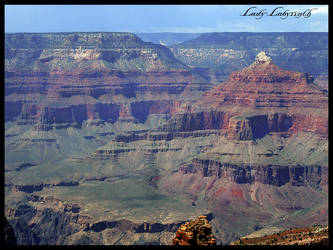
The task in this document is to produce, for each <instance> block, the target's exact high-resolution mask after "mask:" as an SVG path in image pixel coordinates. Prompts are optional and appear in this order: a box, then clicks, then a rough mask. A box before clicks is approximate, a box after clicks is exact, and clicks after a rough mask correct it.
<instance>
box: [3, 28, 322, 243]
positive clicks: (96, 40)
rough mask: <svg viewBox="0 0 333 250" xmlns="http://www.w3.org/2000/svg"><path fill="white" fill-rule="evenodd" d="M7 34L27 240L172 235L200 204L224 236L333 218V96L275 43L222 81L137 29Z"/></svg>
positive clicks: (12, 140)
mask: <svg viewBox="0 0 333 250" xmlns="http://www.w3.org/2000/svg"><path fill="white" fill-rule="evenodd" d="M5 40H6V47H5V53H6V57H5V65H6V67H5V70H6V71H5V190H6V195H5V206H6V207H5V211H6V217H7V218H8V221H9V223H10V225H11V226H12V227H13V229H14V230H15V232H16V234H17V236H18V237H17V239H18V244H34V245H38V244H47V243H48V244H54V245H57V244H59V245H62V244H69V245H71V244H106V245H113V244H121V245H122V244H124V245H133V244H134V245H140V244H170V241H171V240H172V239H173V238H174V237H175V234H176V231H177V229H178V228H179V226H180V225H182V224H184V222H185V221H189V220H191V219H195V218H197V216H198V215H199V214H204V215H207V217H209V223H210V225H211V226H212V234H214V236H215V240H216V242H217V244H221V243H222V244H227V243H228V242H231V241H234V240H236V239H237V238H238V237H240V236H242V235H246V234H249V233H251V232H253V231H255V230H257V229H258V228H266V227H283V228H285V227H287V228H290V227H295V226H307V225H309V224H310V225H313V224H325V223H326V224H327V221H328V195H327V192H328V135H327V133H328V97H327V92H326V91H324V90H322V88H320V87H318V86H317V85H316V84H315V83H314V82H313V78H312V77H311V76H310V75H309V74H306V73H301V72H295V71H290V70H289V69H288V68H285V67H284V68H283V69H282V68H280V67H279V66H277V65H276V64H275V58H276V57H274V56H273V55H272V54H271V52H272V51H271V50H269V51H268V50H266V49H260V50H259V51H256V54H255V55H253V60H251V62H249V63H248V64H247V65H245V67H244V68H243V69H237V70H238V71H234V72H231V73H230V75H229V76H228V78H227V79H226V81H224V82H219V84H218V85H216V82H215V85H214V84H212V82H213V80H212V78H209V77H207V75H205V74H206V73H207V72H206V73H205V72H204V71H199V73H200V74H199V73H198V71H196V70H197V69H192V68H189V67H188V66H186V65H184V64H183V63H181V62H180V61H178V60H176V59H175V57H174V56H173V55H172V54H171V52H170V50H168V49H167V48H165V47H163V46H155V45H153V44H149V43H144V42H142V41H141V40H140V39H138V38H137V37H136V36H135V35H132V34H128V33H68V34H12V35H8V36H7V34H6V39H5ZM282 51H283V49H282ZM256 55H257V56H256ZM287 69H288V70H287ZM302 72H303V71H302ZM215 80H216V79H215Z"/></svg>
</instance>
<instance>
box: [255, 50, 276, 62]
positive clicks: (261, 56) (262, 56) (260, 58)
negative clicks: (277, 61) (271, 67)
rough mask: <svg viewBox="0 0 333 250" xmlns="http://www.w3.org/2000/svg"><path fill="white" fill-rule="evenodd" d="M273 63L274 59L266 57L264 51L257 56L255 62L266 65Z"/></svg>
mask: <svg viewBox="0 0 333 250" xmlns="http://www.w3.org/2000/svg"><path fill="white" fill-rule="evenodd" d="M271 61H272V58H270V57H269V56H267V55H266V53H265V52H264V51H261V52H260V53H259V54H258V55H257V56H256V59H255V61H254V63H255V64H258V63H260V64H264V63H269V62H271Z"/></svg>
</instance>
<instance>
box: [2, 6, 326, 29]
mask: <svg viewBox="0 0 333 250" xmlns="http://www.w3.org/2000/svg"><path fill="white" fill-rule="evenodd" d="M275 8H277V9H276V10H275V11H274V9H275ZM248 9H249V10H248ZM309 10H310V11H309ZM273 11H274V12H273ZM272 12H273V13H272ZM292 12H294V14H298V15H300V16H298V17H295V16H290V15H291V14H292ZM260 13H262V14H263V15H262V16H261V15H260ZM279 13H280V14H281V15H282V14H283V13H285V15H284V16H278V15H277V14H279ZM255 14H257V16H254V15H255ZM287 14H289V16H286V15H287ZM90 31H105V32H133V33H153V32H178V33H204V32H328V5H5V32H90Z"/></svg>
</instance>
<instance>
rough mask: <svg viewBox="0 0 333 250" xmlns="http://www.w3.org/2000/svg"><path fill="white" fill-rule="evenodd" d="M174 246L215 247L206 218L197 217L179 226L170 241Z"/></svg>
mask: <svg viewBox="0 0 333 250" xmlns="http://www.w3.org/2000/svg"><path fill="white" fill-rule="evenodd" d="M171 245H174V246H215V245H216V240H215V238H214V235H213V234H212V226H211V225H209V223H208V220H207V216H198V219H196V220H193V221H189V222H186V223H185V224H183V225H181V226H180V227H179V229H178V230H177V232H176V236H175V237H174V238H173V239H172V244H171Z"/></svg>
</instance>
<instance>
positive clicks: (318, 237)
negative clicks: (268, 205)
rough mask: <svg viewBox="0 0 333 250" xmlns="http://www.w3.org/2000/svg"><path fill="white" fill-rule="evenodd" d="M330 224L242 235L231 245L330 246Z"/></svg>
mask: <svg viewBox="0 0 333 250" xmlns="http://www.w3.org/2000/svg"><path fill="white" fill-rule="evenodd" d="M328 242H329V241H328V226H320V225H315V226H313V227H312V228H295V229H289V230H286V231H282V232H278V233H275V234H271V235H265V236H262V237H242V238H240V239H239V240H237V241H234V242H231V243H230V245H234V246H236V245H302V246H304V245H310V246H328V244H329V243H328Z"/></svg>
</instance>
